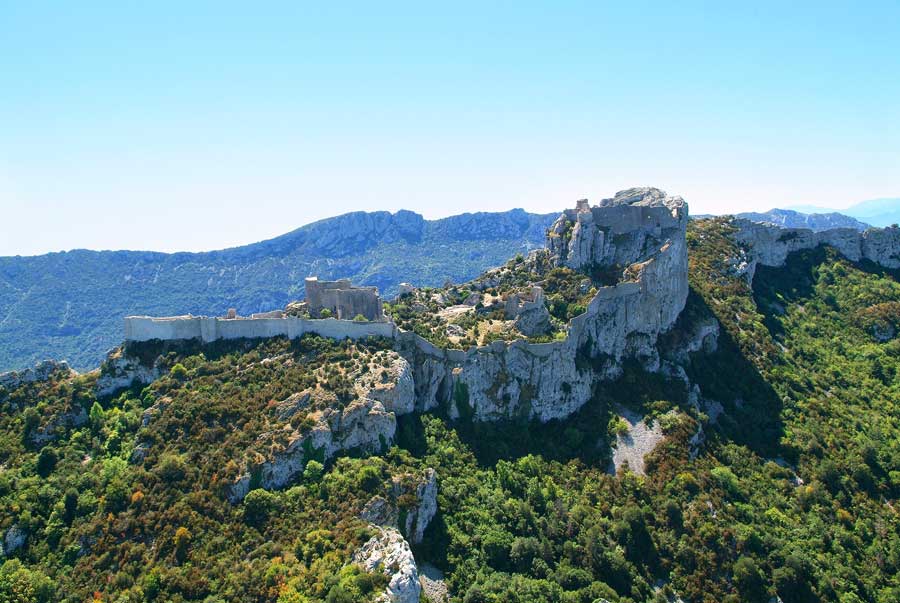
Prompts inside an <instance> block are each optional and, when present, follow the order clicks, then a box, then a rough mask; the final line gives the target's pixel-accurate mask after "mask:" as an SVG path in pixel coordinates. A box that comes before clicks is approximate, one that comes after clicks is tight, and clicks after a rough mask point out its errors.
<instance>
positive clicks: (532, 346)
mask: <svg viewBox="0 0 900 603" xmlns="http://www.w3.org/2000/svg"><path fill="white" fill-rule="evenodd" d="M687 218H688V211H687V204H685V203H684V201H683V200H682V199H681V198H680V197H669V196H667V195H666V194H665V193H663V192H662V191H659V190H657V189H631V190H628V191H623V192H621V193H619V194H617V195H616V196H615V197H614V198H612V199H606V200H604V201H602V202H601V203H600V205H599V206H597V207H589V206H588V205H587V203H586V202H579V205H578V207H577V208H576V209H575V210H567V211H566V212H565V213H563V214H562V215H561V216H560V217H559V218H558V219H557V221H556V222H555V223H554V225H553V226H552V227H551V229H550V232H549V234H548V250H547V251H539V252H535V253H549V254H550V256H551V260H552V262H553V263H554V264H555V265H558V266H567V267H569V268H572V269H575V270H579V271H584V272H595V273H599V274H604V275H607V277H608V278H611V279H613V280H615V284H613V285H609V286H603V287H600V288H599V289H598V290H597V293H596V295H595V296H594V297H593V299H592V300H591V302H590V304H589V305H588V307H587V310H586V312H585V313H584V314H582V315H580V316H577V317H575V318H573V319H572V320H571V322H570V323H569V327H568V332H567V335H566V337H565V339H563V340H562V341H556V342H551V343H528V342H526V341H522V340H518V341H514V342H512V343H506V342H501V341H495V342H493V343H492V344H490V345H489V346H484V347H481V348H472V349H470V350H468V351H460V350H443V349H440V348H437V347H436V346H433V345H431V344H429V343H427V342H425V341H424V340H422V339H421V338H420V337H418V336H416V335H414V334H412V333H401V334H400V335H399V340H400V348H401V350H402V353H403V354H404V355H406V356H407V357H408V358H409V359H410V361H411V362H410V364H411V365H412V366H413V367H415V369H414V370H415V379H414V381H415V383H416V400H417V408H418V409H419V410H428V409H430V408H433V407H436V406H438V405H441V404H447V405H449V407H450V413H451V415H454V416H465V415H468V414H471V415H472V416H473V418H475V419H477V420H493V419H500V418H509V417H513V416H526V417H529V418H536V419H538V420H540V421H549V420H551V419H558V418H562V417H566V416H568V415H570V414H572V413H573V412H575V411H576V410H578V409H579V408H580V407H581V406H582V405H583V404H584V403H585V402H587V400H588V399H589V398H590V396H591V390H592V387H593V385H594V383H595V382H596V381H597V380H604V379H611V378H614V377H616V376H618V375H619V374H620V373H621V361H622V359H623V358H625V357H632V358H637V359H639V360H640V361H642V362H643V363H644V365H645V366H647V367H648V368H649V369H651V370H655V369H658V368H659V354H658V351H657V349H656V340H657V338H658V336H659V334H660V333H662V332H664V331H666V330H668V329H669V328H670V327H671V326H672V325H673V324H674V323H675V320H676V319H677V318H678V315H679V313H680V312H681V310H682V308H683V307H684V304H685V301H686V299H687V293H688V282H687V246H686V242H685V230H686V227H687ZM530 259H531V260H532V261H533V260H534V259H535V258H534V256H532V258H530Z"/></svg>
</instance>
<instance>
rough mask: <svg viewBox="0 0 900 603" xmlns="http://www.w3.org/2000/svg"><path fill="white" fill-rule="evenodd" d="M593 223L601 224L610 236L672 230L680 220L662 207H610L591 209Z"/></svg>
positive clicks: (666, 208)
mask: <svg viewBox="0 0 900 603" xmlns="http://www.w3.org/2000/svg"><path fill="white" fill-rule="evenodd" d="M591 213H592V214H593V218H594V223H596V224H602V225H603V226H604V228H608V229H609V231H610V232H611V233H612V234H621V233H630V232H633V231H635V230H653V229H656V228H674V227H677V226H678V221H679V219H680V218H678V217H675V216H673V215H672V211H671V210H670V209H669V208H668V207H664V206H644V205H611V206H605V207H604V206H599V207H592V208H591Z"/></svg>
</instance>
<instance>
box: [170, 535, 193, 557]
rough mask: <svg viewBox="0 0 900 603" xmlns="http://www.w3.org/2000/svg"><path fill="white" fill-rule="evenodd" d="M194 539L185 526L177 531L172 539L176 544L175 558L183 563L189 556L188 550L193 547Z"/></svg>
mask: <svg viewBox="0 0 900 603" xmlns="http://www.w3.org/2000/svg"><path fill="white" fill-rule="evenodd" d="M192 538H193V535H192V534H191V531H190V530H188V529H187V528H186V527H184V526H181V527H179V528H178V529H177V530H175V536H174V537H173V538H172V541H173V543H174V544H175V558H176V559H178V561H183V560H184V558H185V557H186V556H187V549H188V547H189V546H190V545H191V539H192Z"/></svg>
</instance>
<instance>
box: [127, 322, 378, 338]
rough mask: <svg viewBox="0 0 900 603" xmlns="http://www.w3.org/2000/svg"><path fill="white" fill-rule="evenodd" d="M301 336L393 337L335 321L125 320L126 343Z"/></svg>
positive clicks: (372, 326)
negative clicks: (310, 334)
mask: <svg viewBox="0 0 900 603" xmlns="http://www.w3.org/2000/svg"><path fill="white" fill-rule="evenodd" d="M305 333H315V334H317V335H320V336H322V337H328V338H331V339H345V338H347V337H349V338H351V339H360V338H365V337H394V325H393V323H389V322H355V321H352V320H338V319H335V318H326V319H322V320H317V319H303V318H297V317H293V316H290V317H286V318H234V319H227V318H216V317H208V316H177V317H171V318H153V317H149V316H128V317H126V318H125V339H126V340H127V341H150V340H152V339H159V340H163V341H172V340H179V339H200V340H202V341H206V342H209V341H216V340H218V339H241V338H246V339H260V338H267V337H288V338H291V339H296V338H298V337H300V336H302V335H304V334H305Z"/></svg>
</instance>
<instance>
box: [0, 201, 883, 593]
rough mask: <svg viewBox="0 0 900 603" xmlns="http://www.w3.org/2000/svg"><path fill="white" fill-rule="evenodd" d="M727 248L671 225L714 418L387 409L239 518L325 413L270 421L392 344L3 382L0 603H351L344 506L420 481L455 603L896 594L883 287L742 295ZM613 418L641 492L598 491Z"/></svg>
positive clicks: (806, 286) (224, 347)
mask: <svg viewBox="0 0 900 603" xmlns="http://www.w3.org/2000/svg"><path fill="white" fill-rule="evenodd" d="M733 230H734V226H733V224H732V222H731V220H729V219H727V218H717V219H706V220H694V221H692V222H691V223H690V225H689V226H688V239H687V240H688V245H689V258H690V284H691V293H690V296H689V299H688V305H687V307H686V309H685V311H684V312H683V313H682V315H681V318H680V319H679V322H678V323H677V325H676V327H675V329H674V330H673V331H672V332H670V333H669V334H667V335H666V336H665V337H668V338H672V339H678V338H679V337H683V336H686V334H687V333H690V332H691V331H692V329H693V328H694V327H695V326H696V325H697V324H698V323H700V322H703V321H708V320H710V319H711V318H712V317H714V318H715V319H717V320H718V322H719V325H720V333H719V337H718V346H717V348H716V349H715V351H711V350H708V349H699V350H697V351H695V352H693V353H692V354H691V355H690V357H689V359H688V360H687V361H686V362H685V371H686V373H687V375H688V377H689V378H690V381H691V382H692V383H695V384H697V385H699V387H700V389H701V390H702V392H703V396H704V397H705V398H707V399H709V400H710V401H714V402H715V404H713V403H711V404H709V405H708V406H707V409H715V412H710V411H709V410H708V411H707V412H703V411H701V410H700V408H698V407H697V406H696V405H694V404H692V403H691V401H690V399H691V392H689V391H688V390H687V388H686V386H685V385H684V382H683V381H680V380H675V379H668V378H666V377H664V376H663V375H661V374H655V373H645V372H644V371H643V370H642V369H641V368H640V367H639V366H638V365H637V364H631V363H629V364H627V365H626V366H625V367H624V372H623V374H622V376H621V378H619V379H618V380H617V381H615V382H611V383H606V384H603V385H601V386H600V387H598V388H597V389H596V391H595V392H594V396H593V398H592V399H591V401H590V402H589V403H588V404H586V405H585V406H584V407H582V408H581V409H580V410H579V411H578V412H577V413H576V414H574V415H572V416H570V417H569V418H568V419H566V420H564V421H551V422H549V423H545V424H541V423H537V422H528V421H526V420H525V419H512V420H507V421H500V422H483V423H475V422H472V421H470V420H469V419H470V417H466V416H465V414H464V413H463V416H459V417H457V418H455V419H453V418H451V417H450V414H449V413H448V412H447V409H445V408H437V409H433V410H431V411H429V412H425V413H420V412H419V413H412V414H407V415H404V416H401V417H398V419H397V428H396V437H395V443H394V444H393V445H390V446H385V447H384V449H383V450H382V451H380V452H378V453H375V454H368V453H366V451H364V450H360V449H348V450H345V451H342V452H340V453H338V454H336V455H335V456H334V457H333V458H330V459H329V458H326V457H325V456H321V457H320V458H319V460H316V461H314V462H309V463H307V465H306V468H305V470H304V471H303V472H302V475H300V476H299V477H298V478H297V479H295V480H293V481H292V483H290V484H289V485H288V486H287V487H285V488H282V489H279V490H273V491H268V490H262V489H259V488H257V487H256V486H258V485H259V483H258V480H257V481H256V482H255V483H252V484H251V485H252V486H253V488H252V489H251V490H250V493H249V494H248V495H247V496H246V498H244V499H243V501H241V502H237V503H232V502H229V500H228V492H229V490H228V487H229V485H230V484H231V483H232V481H233V479H234V476H235V474H236V473H237V472H238V470H239V466H242V464H245V463H248V462H250V463H251V464H252V459H253V458H256V456H259V457H260V458H262V457H265V456H266V455H268V454H271V453H272V452H273V450H274V451H275V452H277V451H278V450H279V448H278V447H279V446H284V443H283V442H282V441H281V440H280V439H279V434H280V433H294V430H296V433H306V432H307V431H308V430H309V429H310V428H311V426H312V425H313V424H314V422H315V421H314V418H315V417H316V416H317V415H316V414H315V413H316V412H320V411H323V409H324V410H327V408H324V407H323V408H317V407H315V406H310V407H309V409H305V410H301V411H295V414H290V415H288V414H284V408H285V406H284V403H283V402H281V401H283V400H290V399H292V398H291V397H290V396H291V394H292V393H293V392H297V391H301V390H304V389H314V390H315V391H317V392H320V393H321V394H322V396H321V397H320V398H319V399H320V400H324V401H326V402H322V404H324V405H325V406H328V405H331V406H333V407H334V408H339V409H346V408H349V407H350V405H351V404H352V399H353V394H352V388H351V383H350V378H349V376H350V375H359V374H366V373H367V372H368V371H373V370H375V367H376V366H378V365H380V364H384V363H385V360H384V358H385V354H387V353H388V350H387V348H388V347H389V343H388V342H387V341H380V340H372V341H366V342H358V343H351V342H340V343H335V342H329V341H326V340H322V339H318V338H314V337H306V338H304V339H302V340H299V341H293V342H288V341H285V340H281V339H274V340H268V341H262V342H232V343H227V344H226V343H218V344H215V345H209V346H205V347H199V346H183V347H177V346H172V347H163V348H155V347H153V346H146V347H143V348H139V349H137V350H136V351H135V353H139V354H140V353H142V354H144V355H145V356H146V357H147V358H148V359H152V358H155V357H160V361H159V366H162V367H164V368H165V374H164V375H163V376H162V377H161V378H159V379H157V380H155V381H154V382H153V383H151V384H150V385H148V386H147V387H145V388H137V387H136V388H133V389H131V390H126V391H124V392H122V393H121V394H117V395H115V396H114V397H100V398H97V397H96V396H95V395H94V385H95V383H96V381H97V379H98V378H100V377H101V375H99V374H98V373H96V372H95V373H92V374H87V375H81V376H77V377H73V376H71V375H69V374H65V373H58V374H57V375H56V376H55V377H54V378H53V379H51V380H49V381H47V382H42V383H26V384H20V385H18V386H17V387H15V388H13V389H12V390H8V389H2V388H0V409H2V413H0V534H3V535H4V546H5V553H6V560H5V562H4V563H3V565H2V567H0V601H16V602H20V601H21V602H31V601H42V602H43V601H71V602H73V603H75V602H82V601H91V600H97V601H173V602H181V601H205V602H209V603H213V602H217V601H259V602H265V601H272V602H275V601H277V602H279V603H298V602H308V603H313V602H317V601H327V602H329V603H334V602H344V601H372V600H374V599H375V598H376V597H377V596H379V593H381V592H382V591H383V590H384V588H385V582H386V580H385V576H384V575H383V573H382V572H381V571H379V568H376V570H375V571H373V572H366V571H365V570H363V569H361V568H360V566H359V565H358V564H353V563H350V561H351V558H352V557H353V554H354V551H357V550H358V549H359V547H360V546H361V545H362V544H363V543H364V542H366V541H367V540H368V539H369V537H370V536H371V535H372V534H371V531H372V527H371V526H370V525H369V524H368V523H367V522H366V521H364V520H362V519H361V517H360V516H361V513H363V510H364V508H366V507H367V504H368V503H369V502H370V501H371V500H372V499H373V497H375V496H381V497H383V498H385V499H390V498H391V497H392V496H396V492H398V491H400V492H405V490H403V489H402V488H400V489H399V490H398V487H396V486H394V484H396V483H401V484H402V483H404V480H408V479H409V476H415V475H420V474H422V472H424V471H426V470H427V469H433V470H434V472H435V474H436V476H437V480H438V494H437V514H436V515H435V517H434V519H432V520H431V522H430V523H429V525H428V528H427V529H426V530H425V533H424V539H423V540H422V542H421V543H414V544H413V547H412V548H413V553H414V554H415V559H416V561H417V563H418V564H419V566H420V567H422V566H424V565H425V564H430V565H432V566H434V567H435V568H437V569H438V570H440V572H442V573H443V576H444V578H443V584H444V585H445V586H446V587H447V588H448V590H449V594H450V599H451V601H454V602H461V603H481V602H485V603H486V602H491V603H494V602H496V603H500V602H508V601H512V602H522V603H526V602H527V603H532V602H538V603H539V602H542V601H547V602H550V601H553V602H557V601H563V602H567V603H576V602H577V603H594V602H598V601H610V602H614V603H637V602H650V601H653V602H662V601H677V600H679V599H678V598H680V600H683V601H688V602H704V603H714V602H715V603H719V602H732V601H734V602H737V601H748V602H761V603H765V602H768V601H770V599H771V598H772V597H774V596H778V597H780V599H781V600H782V601H784V603H795V602H800V603H805V602H815V601H840V602H841V603H857V602H860V603H861V602H869V601H872V602H876V603H893V602H895V601H898V600H900V577H898V576H900V516H898V508H897V505H898V496H900V375H898V367H900V338H898V337H897V335H898V333H900V311H898V309H900V281H898V275H897V274H894V273H891V272H888V271H886V270H885V269H883V268H880V267H877V266H875V265H873V264H870V263H852V262H849V261H847V260H846V259H843V258H842V257H840V256H839V255H837V254H836V253H835V252H834V251H833V250H831V249H829V248H825V247H820V248H817V249H814V250H807V251H801V252H798V253H794V254H792V255H791V256H790V257H789V259H788V261H787V263H786V265H785V266H784V267H782V268H766V267H762V266H761V267H759V268H757V271H756V275H755V277H754V279H753V282H752V284H751V283H748V282H747V280H746V279H745V278H744V276H743V275H741V274H739V273H738V272H736V271H735V270H734V262H733V261H732V260H733V258H735V257H739V256H740V249H738V246H737V245H736V244H735V243H734V241H733V240H732V239H731V238H730V237H729V235H730V233H731V232H732V231H733ZM563 284H565V283H563ZM561 291H563V292H565V290H562V289H561ZM577 302H578V300H577V299H574V298H573V302H572V303H573V304H574V303H577ZM561 316H565V314H561ZM581 361H582V362H583V366H584V367H585V369H589V367H590V360H589V359H587V358H585V359H581ZM104 370H105V371H108V369H104ZM458 398H460V402H461V404H460V406H461V407H463V408H465V404H464V402H465V392H458ZM622 408H628V409H631V410H633V411H634V412H637V413H639V414H640V415H642V416H644V417H645V418H646V420H648V421H649V422H651V423H654V422H655V423H658V424H659V426H660V427H661V430H662V432H663V433H664V434H665V439H664V440H663V441H662V443H661V444H660V445H659V446H658V447H657V448H656V449H655V450H654V451H653V452H652V453H651V454H650V455H649V456H648V457H647V458H646V474H645V475H639V474H637V473H633V472H631V471H629V470H628V469H627V468H624V469H621V470H620V471H619V472H618V474H617V475H613V474H611V473H610V472H609V465H610V457H611V452H612V451H611V445H612V443H614V442H616V441H617V436H619V435H621V430H622V425H621V420H620V419H619V415H620V414H621V409H622ZM672 410H677V411H678V412H677V413H671V412H670V411H672ZM385 444H387V442H385ZM315 453H316V451H314V450H311V451H309V454H310V455H315ZM248 459H249V460H248ZM392 492H393V494H392ZM414 502H415V500H414V497H410V496H407V497H406V498H404V495H403V494H401V495H400V499H398V505H399V507H400V509H401V517H403V516H405V514H406V513H408V512H411V510H412V509H413V508H414V506H415V505H414ZM401 523H402V522H401ZM10 535H12V537H11V536H10ZM10 545H15V546H10ZM422 600H425V599H424V598H423V599H422Z"/></svg>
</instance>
